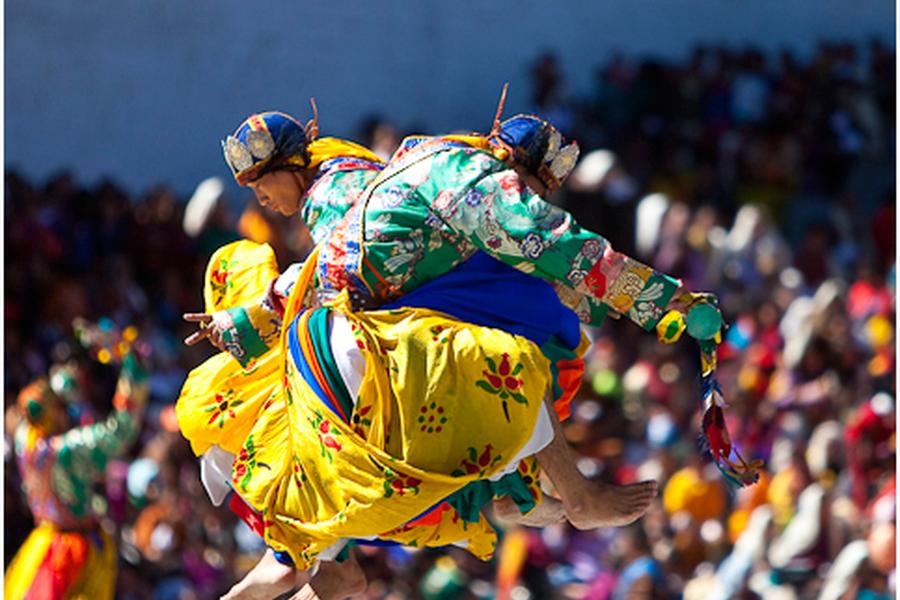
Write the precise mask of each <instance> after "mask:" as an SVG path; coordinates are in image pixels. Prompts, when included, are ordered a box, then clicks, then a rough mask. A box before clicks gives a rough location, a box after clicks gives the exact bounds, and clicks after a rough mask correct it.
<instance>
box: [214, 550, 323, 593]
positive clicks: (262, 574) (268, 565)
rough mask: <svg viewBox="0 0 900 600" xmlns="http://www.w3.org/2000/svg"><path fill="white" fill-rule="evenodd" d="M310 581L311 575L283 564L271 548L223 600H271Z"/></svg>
mask: <svg viewBox="0 0 900 600" xmlns="http://www.w3.org/2000/svg"><path fill="white" fill-rule="evenodd" d="M307 581H309V575H308V574H307V573H305V572H304V571H297V570H296V569H295V568H294V567H291V566H289V565H283V564H281V563H280V562H278V560H276V558H275V553H274V552H273V551H272V550H271V549H269V550H266V553H265V554H264V555H263V557H262V559H260V561H259V562H258V563H256V566H255V567H253V568H252V569H251V570H250V572H249V573H247V575H245V576H244V578H243V579H241V580H240V581H239V582H237V583H236V584H234V586H233V587H232V588H231V589H230V590H228V593H227V594H225V595H224V596H222V599H221V600H271V599H272V598H276V597H278V596H280V595H281V594H285V593H287V592H289V591H291V590H292V589H294V588H296V587H298V586H301V585H303V584H305V583H306V582H307Z"/></svg>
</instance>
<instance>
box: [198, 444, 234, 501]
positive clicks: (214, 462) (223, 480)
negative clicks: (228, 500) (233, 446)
mask: <svg viewBox="0 0 900 600" xmlns="http://www.w3.org/2000/svg"><path fill="white" fill-rule="evenodd" d="M233 464H234V454H232V453H231V452H228V451H226V450H223V449H222V448H220V447H219V446H213V447H211V448H210V449H209V450H207V451H206V452H204V453H203V456H201V457H200V481H201V482H202V483H203V488H204V489H205V490H206V493H207V494H209V499H210V500H212V503H213V505H214V506H221V505H222V502H224V501H225V497H226V496H228V492H230V491H231V466H232V465H233Z"/></svg>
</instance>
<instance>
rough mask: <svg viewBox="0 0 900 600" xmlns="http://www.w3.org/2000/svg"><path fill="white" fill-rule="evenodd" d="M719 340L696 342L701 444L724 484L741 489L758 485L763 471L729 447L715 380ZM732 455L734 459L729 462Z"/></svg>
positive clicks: (721, 398) (757, 463) (723, 405)
mask: <svg viewBox="0 0 900 600" xmlns="http://www.w3.org/2000/svg"><path fill="white" fill-rule="evenodd" d="M721 340H722V337H721V333H716V335H715V336H714V337H713V338H712V339H708V340H698V343H699V345H700V362H701V365H702V371H703V374H702V376H701V380H700V389H701V394H702V407H703V421H702V425H701V429H702V431H703V437H702V440H701V442H702V444H703V446H704V447H705V449H706V450H708V451H709V453H710V455H711V456H712V459H713V462H715V463H716V467H717V468H718V469H719V472H720V473H721V474H722V476H723V477H724V478H725V479H726V481H728V482H729V483H731V484H732V485H734V486H736V487H739V488H740V487H746V486H749V485H753V484H754V483H756V482H757V481H759V471H760V470H761V469H762V468H763V462H762V461H761V460H752V461H749V462H748V461H747V460H745V459H744V457H743V456H741V453H740V452H738V450H737V448H735V447H734V446H733V445H732V443H731V436H730V435H729V434H728V429H727V427H726V425H725V411H724V409H726V408H728V404H727V403H726V402H725V396H724V395H723V394H722V388H721V387H719V382H718V381H717V380H716V377H715V372H716V367H717V366H718V365H717V363H718V359H717V356H716V355H717V348H718V344H719V343H720V342H721ZM732 453H733V454H734V457H735V458H734V459H732V458H731V456H732Z"/></svg>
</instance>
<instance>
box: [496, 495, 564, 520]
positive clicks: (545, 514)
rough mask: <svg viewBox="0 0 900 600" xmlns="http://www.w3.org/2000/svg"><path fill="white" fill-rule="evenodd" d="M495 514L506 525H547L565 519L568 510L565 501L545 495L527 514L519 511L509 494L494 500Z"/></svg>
mask: <svg viewBox="0 0 900 600" xmlns="http://www.w3.org/2000/svg"><path fill="white" fill-rule="evenodd" d="M494 516H495V517H496V518H497V520H498V521H500V523H502V524H504V525H512V524H518V525H527V526H528V527H546V526H547V525H552V524H553V523H559V522H560V521H563V520H565V518H566V511H565V509H564V508H563V503H562V502H560V501H559V500H557V499H556V498H551V497H550V496H544V497H543V498H542V499H541V501H540V502H539V503H538V505H537V506H535V507H534V509H533V510H532V511H531V512H530V513H528V514H527V515H523V514H522V513H521V512H520V511H519V507H518V506H516V503H515V502H514V501H513V499H512V498H510V497H509V496H504V497H503V498H501V499H499V500H495V501H494Z"/></svg>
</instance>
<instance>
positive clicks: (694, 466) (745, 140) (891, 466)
mask: <svg viewBox="0 0 900 600" xmlns="http://www.w3.org/2000/svg"><path fill="white" fill-rule="evenodd" d="M894 63H895V52H894V49H893V48H888V47H885V46H883V45H881V44H879V43H878V42H873V43H871V44H870V45H868V46H866V47H864V48H863V47H857V46H854V45H850V44H824V45H822V46H821V47H820V48H819V50H818V51H817V52H816V53H815V54H814V56H812V58H811V59H810V60H808V61H801V60H799V59H797V58H795V57H794V56H793V55H792V54H790V53H788V52H784V53H781V54H779V55H775V56H773V55H764V54H762V53H761V52H759V51H756V50H746V51H741V52H733V51H730V50H727V49H724V48H698V49H697V50H696V51H695V52H694V53H693V55H692V56H691V57H690V58H689V60H687V61H686V62H666V61H659V60H647V61H643V62H633V61H631V60H629V59H628V58H627V57H622V56H614V57H612V58H611V59H609V60H608V61H607V62H606V64H604V65H603V66H602V67H601V68H599V69H598V70H597V78H596V88H595V91H594V93H593V94H592V95H591V96H590V97H588V98H572V97H570V96H568V95H567V93H566V86H565V79H564V75H563V73H562V70H561V68H560V67H559V65H558V64H557V61H556V59H554V57H553V56H552V55H550V54H547V55H544V56H542V57H540V58H539V59H538V60H537V61H536V63H535V65H534V68H533V72H532V75H533V81H534V95H533V102H534V106H533V107H532V108H533V110H534V111H535V112H538V113H539V114H542V115H543V116H545V117H546V118H548V119H549V120H551V121H552V122H554V123H555V124H556V125H557V126H558V127H560V128H561V129H563V131H565V132H566V133H567V134H569V135H570V136H571V137H574V138H575V139H578V140H579V142H580V143H581V145H582V149H583V150H582V160H581V162H580V163H579V166H578V167H577V168H576V170H575V172H574V173H573V175H572V177H571V178H570V180H569V182H568V185H567V186H566V188H565V189H564V190H562V191H561V192H560V194H559V195H558V196H557V197H556V198H555V199H554V201H555V202H559V203H560V204H561V205H563V206H564V207H565V208H567V209H568V210H569V211H571V212H572V213H573V214H574V215H575V216H576V218H577V220H578V221H579V222H580V223H581V224H582V225H583V226H585V227H587V228H589V229H592V230H594V231H597V232H600V233H602V234H603V235H605V236H607V237H608V238H609V239H610V240H611V241H612V243H613V245H614V246H615V247H616V248H617V249H618V250H621V251H624V252H626V253H629V254H632V255H635V256H637V257H639V258H641V259H643V260H646V261H648V262H650V263H651V264H653V265H654V266H655V267H656V268H658V269H660V270H662V271H665V272H667V273H670V274H672V275H675V276H678V277H681V278H683V279H684V280H685V282H686V284H687V286H688V287H690V288H692V289H702V290H710V291H714V292H716V293H717V294H719V297H720V300H721V302H722V306H723V311H724V313H725V315H726V319H727V320H728V321H729V322H730V324H731V328H730V329H729V330H728V332H727V335H726V339H725V343H724V344H723V346H722V348H721V350H720V382H721V383H722V386H723V389H724V392H725V397H726V398H727V400H728V401H729V403H730V405H731V406H730V408H729V410H728V411H727V412H726V416H727V419H728V424H729V429H730V431H731V434H732V437H733V440H734V442H735V444H736V446H738V447H739V448H740V449H741V452H742V453H743V454H744V456H747V457H753V458H761V459H764V460H765V461H766V468H765V473H764V474H763V477H762V479H761V481H760V483H758V484H757V485H755V486H753V487H750V488H747V489H743V490H740V491H738V492H736V493H734V492H731V491H729V490H728V489H726V486H725V485H724V483H723V481H722V478H721V476H720V475H719V474H718V473H717V472H716V470H715V467H713V466H711V465H709V464H706V461H705V460H704V459H703V458H702V457H701V456H700V455H699V453H698V451H697V444H696V439H697V432H698V425H699V424H698V422H697V421H698V402H699V391H698V389H697V385H696V374H697V372H698V364H697V360H698V357H697V352H696V348H695V347H694V346H692V345H691V343H690V342H688V341H683V342H681V343H679V344H676V345H672V346H664V345H661V344H659V343H658V342H657V341H656V339H655V336H653V335H650V334H642V333H641V332H640V331H638V330H637V329H635V328H634V326H633V325H630V324H629V323H627V322H622V321H611V322H610V323H608V324H606V325H604V327H602V328H600V329H597V330H594V331H592V332H591V333H592V336H593V338H594V344H593V346H592V348H591V350H590V352H589V354H588V357H587V363H588V367H587V372H586V378H585V379H586V380H585V383H584V385H583V387H582V391H581V392H580V395H579V398H578V399H577V400H576V401H575V402H574V404H573V417H572V418H571V419H570V421H569V422H568V423H567V424H566V426H565V433H566V436H567V438H568V439H569V441H570V443H571V444H573V445H574V446H575V447H576V448H577V449H578V451H579V453H580V454H581V456H582V459H581V461H580V462H579V468H580V469H581V470H582V472H584V473H585V474H586V475H589V476H592V477H598V478H601V479H604V480H606V481H610V482H616V483H627V482H630V481H635V480H639V479H644V478H651V477H652V478H655V479H657V480H659V482H660V488H661V490H662V493H661V497H660V498H659V499H658V501H656V502H655V503H654V504H653V505H652V507H651V509H650V511H649V512H648V514H647V515H646V516H645V517H644V518H643V519H641V520H640V521H639V522H638V523H637V524H635V525H633V526H630V527H627V528H622V529H611V530H600V531H595V532H578V531H575V530H573V529H571V528H570V527H568V526H565V525H554V526H552V527H548V528H546V529H544V530H534V529H509V530H506V531H504V532H503V535H502V539H501V544H500V548H499V550H498V553H497V558H495V560H494V561H492V562H491V563H480V562H479V561H477V560H475V559H473V558H471V557H470V556H468V555H466V554H465V553H464V552H462V551H459V550H451V551H409V550H404V549H399V548H392V549H362V550H361V552H362V561H361V562H362V564H363V566H364V568H365V570H366V572H367V575H368V577H369V580H370V582H371V584H370V586H369V590H368V592H367V593H366V596H365V597H367V598H372V599H375V598H407V597H411V598H426V599H428V600H431V599H438V598H440V599H444V598H446V599H453V598H491V597H495V596H498V597H511V598H514V599H516V600H525V599H526V598H536V599H544V598H591V599H595V600H606V599H612V600H621V599H623V598H625V597H627V592H628V590H629V589H630V588H631V586H644V589H650V588H652V589H653V590H654V592H653V596H652V597H658V598H676V597H683V598H685V600H691V599H694V598H698V599H699V598H730V597H735V598H757V597H760V598H764V599H781V598H785V599H790V598H799V599H805V598H824V599H835V600H836V599H837V598H842V597H847V598H853V597H859V598H889V597H893V590H894V589H895V581H894V535H895V533H894V532H895V520H896V517H895V513H896V502H895V487H894V486H895V482H894V470H895V400H894V398H895V352H894V335H895V331H894V322H895V265H894V262H895V252H896V250H895V239H896V231H895V223H896V217H895V210H896V209H895V198H894V189H893V187H892V186H893V181H894V171H893V164H894V155H895V147H894V140H895V113H894V108H895V79H894V69H895V67H894ZM363 138H364V139H361V140H360V141H363V142H365V143H369V144H370V145H371V146H372V147H373V149H375V150H376V151H378V152H379V153H380V154H383V155H385V156H389V155H390V153H391V152H392V150H393V148H394V147H395V146H396V144H397V142H398V141H399V134H398V133H397V130H396V128H394V127H392V126H391V124H389V123H384V122H380V121H378V120H377V119H373V120H371V121H370V122H367V123H366V125H365V127H364V131H363ZM5 183H6V193H5V206H4V210H5V214H6V222H5V227H6V249H5V250H6V254H5V256H6V257H7V258H6V261H5V277H6V290H5V304H4V306H5V348H4V364H5V370H4V407H5V408H6V422H7V427H6V430H7V436H6V447H5V468H6V477H5V515H4V520H5V529H4V546H5V556H6V561H7V563H8V561H9V560H10V558H11V557H12V555H13V554H14V552H15V550H16V548H17V547H18V546H19V544H21V542H22V540H23V539H24V537H25V535H27V532H28V530H29V529H30V527H31V526H32V523H31V516H30V513H29V512H28V510H27V507H26V506H25V505H24V501H23V498H22V495H21V493H20V491H19V485H20V479H19V477H18V476H17V473H16V468H15V463H14V460H13V456H12V452H11V447H10V443H11V440H10V438H9V435H8V433H9V431H10V425H11V422H12V421H13V420H14V411H13V409H12V407H13V406H14V405H15V397H16V394H17V393H18V391H19V390H20V389H21V388H22V387H23V386H24V385H25V384H26V383H27V382H28V381H30V380H31V379H33V378H34V377H36V376H38V375H40V374H44V373H46V372H47V370H48V369H49V367H50V365H51V364H52V362H53V360H54V359H55V358H56V357H58V356H59V355H61V354H62V353H65V352H67V351H69V350H66V348H67V347H69V346H71V342H70V339H71V331H70V324H71V322H72V319H73V318H74V317H76V316H84V317H88V318H91V319H97V318H100V317H103V316H106V317H110V318H112V319H114V320H115V321H117V322H119V323H120V324H127V323H133V324H135V325H137V326H138V327H139V328H140V330H141V331H142V334H143V335H144V336H145V337H146V338H147V339H149V341H150V342H151V343H152V345H153V347H154V356H153V368H154V371H153V375H152V379H151V403H150V406H149V408H148V411H147V415H146V419H145V424H144V428H143V431H142V434H141V437H140V440H139V442H138V443H137V444H136V445H135V448H134V450H133V451H132V453H131V455H130V456H128V457H125V458H124V459H122V460H119V461H114V462H112V463H111V464H110V466H109V469H108V481H107V484H106V486H105V489H103V490H100V491H102V492H103V494H102V495H103V496H105V499H104V500H102V501H99V502H100V504H99V505H98V508H99V509H100V510H101V512H102V513H103V514H104V515H105V516H104V519H103V526H104V527H105V528H107V529H108V530H109V531H111V532H114V533H115V534H116V535H117V538H118V540H119V554H120V560H119V565H120V571H119V587H118V589H119V594H118V597H120V598H127V599H132V598H133V599H146V598H153V599H159V600H163V599H169V598H172V599H175V598H178V599H187V598H211V597H217V596H218V595H219V594H221V593H222V592H223V591H225V590H226V589H227V588H228V587H229V586H230V584H231V583H233V582H234V581H236V580H237V579H238V578H239V577H240V576H241V575H242V574H243V572H245V571H246V570H247V569H249V567H250V566H251V565H252V564H253V563H254V562H255V561H256V560H257V559H258V557H259V555H260V553H261V551H262V545H261V542H260V540H258V539H256V538H255V536H254V534H252V533H251V532H250V530H249V529H248V528H247V527H245V526H244V525H243V524H242V523H240V522H239V521H237V520H236V518H235V517H233V516H232V515H231V514H230V513H229V512H228V510H227V509H226V508H224V507H223V508H214V507H213V506H212V505H211V504H210V502H209V500H208V498H207V497H206V494H205V493H204V491H203V490H202V488H201V486H200V481H199V468H198V465H197V462H196V460H195V459H194V458H193V457H192V455H191V452H190V450H189V448H188V446H187V444H186V442H185V441H184V440H183V439H182V438H181V437H180V435H179V434H178V432H177V424H176V423H175V420H174V414H173V412H172V408H171V406H172V403H173V402H174V400H175V398H176V397H177V395H178V390H179V389H180V385H181V382H182V381H183V379H184V376H185V374H186V372H187V371H188V370H189V369H190V368H192V367H193V366H194V365H196V364H198V363H199V362H200V361H201V360H203V358H205V357H206V356H207V355H208V354H209V352H210V350H209V349H207V348H202V347H195V348H188V347H186V346H184V345H183V344H182V343H181V340H182V339H183V338H184V337H185V336H186V335H187V334H188V333H189V332H190V327H188V326H186V325H185V324H184V323H183V322H182V320H181V314H182V313H183V312H191V311H195V310H197V309H199V308H201V304H202V298H201V293H200V282H201V280H202V273H203V269H204V268H205V265H206V260H207V259H208V257H209V255H210V254H211V253H212V251H213V250H214V249H215V248H216V247H217V246H219V245H221V244H223V243H226V242H228V241H231V240H233V239H238V238H239V237H252V238H255V239H259V240H263V239H264V240H268V241H269V242H270V243H272V244H273V246H274V247H275V249H276V253H277V254H278V256H279V259H280V260H281V262H282V264H287V263H288V262H290V261H291V260H296V259H297V258H299V257H301V256H302V255H303V253H304V252H305V251H306V250H307V249H308V248H309V239H308V236H307V235H306V234H305V232H303V231H302V230H300V229H299V227H298V224H297V223H296V222H289V221H287V220H285V219H283V218H279V217H273V216H272V215H268V214H263V213H261V212H259V210H258V209H256V208H255V206H254V203H252V202H250V201H249V198H248V205H247V208H246V209H245V210H244V212H243V214H241V215H240V217H239V218H236V216H235V215H232V214H230V213H229V205H228V204H227V203H225V202H219V203H218V204H217V205H215V206H214V207H213V208H212V209H211V210H210V211H207V214H205V216H204V219H203V224H202V227H200V228H197V227H196V224H194V225H192V226H191V227H188V228H187V229H188V230H189V231H190V232H191V233H192V235H190V236H189V235H188V234H187V233H186V232H185V229H186V228H185V227H183V223H184V212H185V206H184V201H183V199H179V198H176V197H175V195H174V194H173V193H172V192H171V191H169V190H167V189H166V188H165V187H160V188H157V189H154V190H151V191H150V192H149V193H148V194H147V195H146V196H144V197H141V198H129V197H127V196H126V195H125V194H124V193H123V192H122V191H121V190H120V189H119V188H118V187H117V186H116V185H115V183H112V182H104V183H102V184H101V185H99V186H97V187H96V188H93V189H83V188H82V187H80V186H78V185H77V184H76V183H75V180H74V179H73V177H72V176H70V175H68V174H62V175H59V176H57V177H55V178H53V179H52V180H51V181H49V182H47V183H46V184H45V185H43V186H40V185H34V184H32V183H29V182H27V181H25V180H23V179H22V178H21V177H18V176H17V175H16V174H14V173H7V176H6V182H5ZM95 380H96V381H95V385H94V386H92V389H91V398H92V400H93V401H94V403H95V404H96V406H97V409H98V411H99V412H101V413H102V412H103V411H104V410H108V409H109V402H110V399H111V383H110V382H111V381H113V377H112V375H111V374H110V373H107V372H105V371H103V370H99V371H97V372H96V373H95ZM634 589H637V587H635V588H634Z"/></svg>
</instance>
